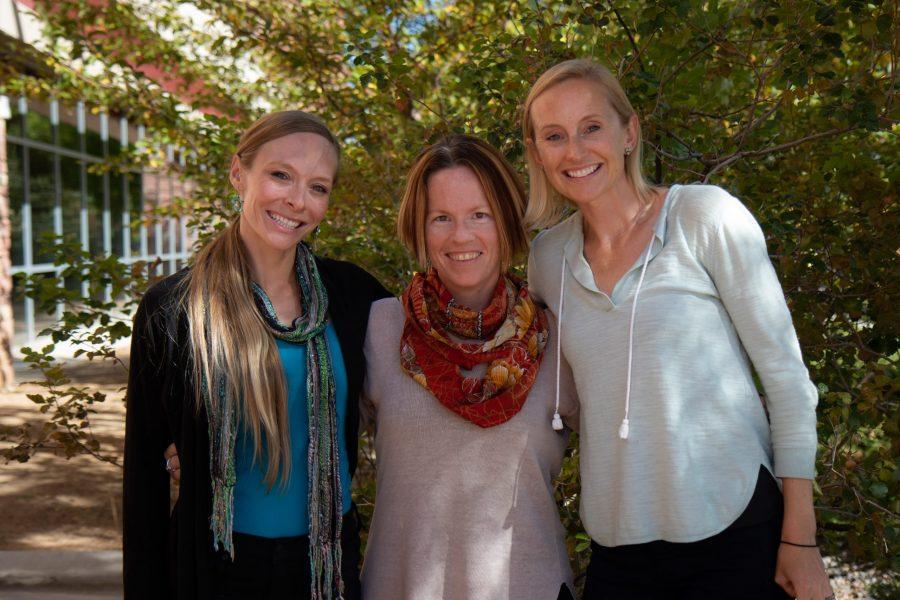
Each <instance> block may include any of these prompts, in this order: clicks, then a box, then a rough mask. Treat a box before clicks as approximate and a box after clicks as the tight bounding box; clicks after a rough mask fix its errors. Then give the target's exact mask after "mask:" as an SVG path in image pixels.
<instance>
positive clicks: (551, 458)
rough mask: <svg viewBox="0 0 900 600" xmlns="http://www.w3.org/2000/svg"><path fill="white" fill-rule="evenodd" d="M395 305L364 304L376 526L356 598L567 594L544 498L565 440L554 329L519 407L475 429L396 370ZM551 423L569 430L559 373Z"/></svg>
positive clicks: (560, 543) (472, 599) (567, 396)
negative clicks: (511, 414) (501, 419)
mask: <svg viewBox="0 0 900 600" xmlns="http://www.w3.org/2000/svg"><path fill="white" fill-rule="evenodd" d="M403 323H404V313H403V307H402V306H401V304H400V302H399V301H398V300H397V299H396V298H389V299H385V300H381V301H379V302H376V303H375V304H373V305H372V312H371V316H370V318H369V330H368V335H367V338H366V346H365V351H366V360H367V373H368V375H367V381H366V386H365V394H366V397H367V399H366V401H365V403H366V404H367V406H365V407H364V412H365V410H366V409H368V411H369V413H370V415H371V414H373V413H374V420H375V426H376V436H375V449H376V453H377V457H378V476H377V493H376V500H375V516H374V519H373V522H372V526H371V529H370V531H369V541H368V549H367V552H366V558H365V564H364V565H363V572H362V584H363V597H364V598H365V599H366V600H402V599H409V600H412V599H415V600H438V599H443V600H481V599H483V600H503V599H515V600H523V599H524V600H528V599H534V600H545V599H546V600H552V599H555V598H556V597H557V595H558V593H559V590H560V585H561V584H563V583H566V584H567V585H569V586H571V584H572V573H571V571H570V569H569V562H568V558H567V556H566V547H565V538H564V532H563V528H562V525H561V524H560V521H559V516H558V513H557V507H556V503H555V502H554V498H553V479H554V477H556V475H557V474H558V473H559V469H560V465H561V463H562V459H563V452H564V451H565V448H566V443H567V441H568V435H567V433H558V432H556V431H554V430H553V428H552V427H551V419H552V416H553V407H554V393H555V383H556V345H555V344H556V338H555V335H556V331H555V327H554V323H553V320H552V318H551V330H550V341H549V343H548V345H547V350H546V354H545V356H544V360H543V363H542V364H541V369H540V372H539V373H538V377H537V379H536V381H535V384H534V386H533V387H532V389H531V392H530V394H529V396H528V399H527V400H526V402H525V405H524V406H523V407H522V410H521V411H520V412H519V413H518V414H517V415H516V416H515V417H513V418H512V419H510V420H509V421H507V422H506V423H504V424H502V425H498V426H496V427H491V428H487V429H482V428H481V427H478V426H477V425H474V424H473V423H470V422H468V421H466V420H464V419H463V418H461V417H459V416H458V415H456V414H455V413H453V412H451V411H450V410H449V409H447V408H445V407H444V406H442V405H441V404H440V403H439V402H438V400H437V399H436V398H435V397H434V396H433V395H432V394H431V393H429V392H428V391H426V390H425V389H424V388H422V387H421V386H419V384H417V383H416V382H414V381H413V380H412V379H411V378H410V377H409V376H407V375H406V374H405V373H404V372H403V370H402V369H401V368H400V360H399V348H400V334H401V332H402V329H403ZM561 375H562V376H561V378H560V380H561V381H560V386H561V389H560V392H561V393H560V411H559V412H560V415H562V417H563V420H564V421H565V422H566V424H567V425H570V426H573V425H577V423H578V415H577V411H578V404H577V401H576V398H575V394H574V386H573V384H572V377H571V372H570V370H569V368H568V366H567V365H566V364H565V363H564V362H563V363H562V373H561Z"/></svg>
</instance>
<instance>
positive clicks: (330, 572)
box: [201, 244, 344, 600]
mask: <svg viewBox="0 0 900 600" xmlns="http://www.w3.org/2000/svg"><path fill="white" fill-rule="evenodd" d="M295 268H296V272H297V281H298V283H299V284H300V301H301V306H302V314H301V316H300V317H298V318H297V319H296V320H295V321H294V322H293V323H292V324H291V325H284V324H282V323H280V322H279V321H278V317H277V315H276V313H275V308H274V307H273V306H272V303H271V301H270V300H269V298H268V296H266V293H265V291H263V289H262V288H261V287H260V286H259V285H257V284H256V283H254V284H252V287H253V297H254V300H255V301H256V306H257V307H258V308H259V312H260V314H262V316H263V319H264V320H265V321H266V324H267V325H268V327H269V329H270V330H271V331H272V334H273V335H274V336H275V337H277V338H278V339H282V340H286V341H288V342H292V343H295V344H306V369H307V370H306V372H307V376H306V397H307V416H308V419H309V451H308V453H307V472H308V473H307V476H308V478H309V564H310V573H311V577H310V579H311V583H310V598H312V599H313V600H320V599H321V600H326V599H327V600H330V599H331V598H341V597H342V594H343V587H344V583H343V580H342V579H341V522H342V521H341V518H342V515H343V512H344V511H343V497H342V494H341V474H340V461H339V457H338V442H337V439H338V438H337V407H336V406H335V386H334V373H333V367H332V364H331V354H330V352H329V348H328V340H327V338H326V336H325V326H326V324H327V323H326V315H327V312H328V293H327V292H326V290H325V286H324V285H323V284H322V279H321V277H320V276H319V270H318V268H317V267H316V263H315V259H314V257H313V254H312V252H310V250H309V248H307V247H306V246H305V245H303V244H299V245H298V246H297V258H296V262H295ZM226 387H227V386H226V385H225V381H224V379H223V380H221V381H219V382H218V386H217V389H218V400H219V401H218V403H217V406H216V407H215V408H213V407H212V405H211V402H210V397H209V393H208V391H207V388H206V386H205V385H204V386H203V387H202V391H201V393H202V394H203V398H204V402H205V404H206V409H207V414H208V415H209V439H210V453H209V455H210V471H211V474H212V491H213V512H212V517H211V528H212V533H213V545H214V547H222V548H223V549H224V550H226V551H228V552H229V553H230V554H231V556H232V558H233V557H234V547H233V545H232V536H231V534H232V522H233V514H232V509H233V506H234V483H235V471H234V444H235V439H236V437H237V428H238V421H237V419H238V416H237V415H238V414H239V413H240V407H239V406H238V403H237V401H236V399H234V398H229V397H227V394H226V393H225V390H226Z"/></svg>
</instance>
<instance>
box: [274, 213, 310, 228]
mask: <svg viewBox="0 0 900 600" xmlns="http://www.w3.org/2000/svg"><path fill="white" fill-rule="evenodd" d="M266 214H267V215H268V216H269V218H270V219H272V220H273V221H275V222H276V223H278V224H279V225H281V226H282V227H285V228H287V229H297V228H298V227H300V226H301V225H302V224H303V222H302V221H293V220H291V219H288V218H287V217H283V216H281V215H277V214H275V213H273V212H269V211H266Z"/></svg>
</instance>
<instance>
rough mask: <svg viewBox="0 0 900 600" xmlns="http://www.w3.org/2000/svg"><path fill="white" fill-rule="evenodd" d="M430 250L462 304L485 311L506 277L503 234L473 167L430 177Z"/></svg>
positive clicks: (427, 221) (427, 242) (427, 226)
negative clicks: (502, 260) (503, 274)
mask: <svg viewBox="0 0 900 600" xmlns="http://www.w3.org/2000/svg"><path fill="white" fill-rule="evenodd" d="M427 186H428V207H427V210H426V213H425V250H426V253H427V255H428V260H429V261H430V262H431V264H432V266H434V268H435V270H437V274H438V276H439V277H440V278H441V281H442V282H443V283H444V285H445V286H447V289H448V290H450V293H451V294H453V297H454V299H455V300H456V301H457V303H459V304H462V305H464V306H467V307H469V308H472V309H474V310H481V309H482V308H484V306H486V305H487V303H488V301H489V300H490V297H491V294H492V293H493V291H494V287H495V286H496V285H497V279H498V278H499V277H500V236H499V234H498V231H497V222H496V220H495V217H494V215H493V213H492V212H491V207H490V204H489V203H488V199H487V197H486V196H485V193H484V188H483V187H482V185H481V182H480V181H479V179H478V176H477V175H475V173H474V172H473V171H472V169H470V168H468V167H465V166H456V167H449V168H446V169H441V170H439V171H436V172H435V173H433V174H432V175H431V176H430V177H429V178H428V181H427Z"/></svg>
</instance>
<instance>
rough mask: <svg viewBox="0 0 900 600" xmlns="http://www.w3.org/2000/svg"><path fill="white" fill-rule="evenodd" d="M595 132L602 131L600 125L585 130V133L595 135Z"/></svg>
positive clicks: (589, 126)
mask: <svg viewBox="0 0 900 600" xmlns="http://www.w3.org/2000/svg"><path fill="white" fill-rule="evenodd" d="M595 131H600V126H599V125H588V126H587V129H585V133H594V132H595Z"/></svg>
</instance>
